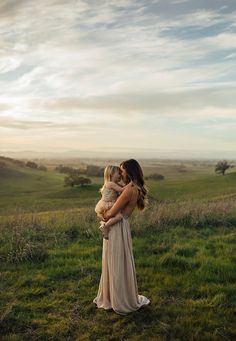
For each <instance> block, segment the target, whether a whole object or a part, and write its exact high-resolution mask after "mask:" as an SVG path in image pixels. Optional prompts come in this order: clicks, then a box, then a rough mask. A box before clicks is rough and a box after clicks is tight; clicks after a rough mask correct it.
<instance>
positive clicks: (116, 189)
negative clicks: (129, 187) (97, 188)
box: [107, 182, 125, 193]
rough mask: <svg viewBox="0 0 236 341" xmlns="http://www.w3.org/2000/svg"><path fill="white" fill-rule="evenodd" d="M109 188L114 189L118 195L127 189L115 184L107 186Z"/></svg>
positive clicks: (110, 183) (111, 183)
mask: <svg viewBox="0 0 236 341" xmlns="http://www.w3.org/2000/svg"><path fill="white" fill-rule="evenodd" d="M107 188H112V189H114V191H116V192H118V193H122V192H123V190H124V189H125V186H124V187H121V186H119V185H117V184H116V183H115V182H109V183H108V184H107Z"/></svg>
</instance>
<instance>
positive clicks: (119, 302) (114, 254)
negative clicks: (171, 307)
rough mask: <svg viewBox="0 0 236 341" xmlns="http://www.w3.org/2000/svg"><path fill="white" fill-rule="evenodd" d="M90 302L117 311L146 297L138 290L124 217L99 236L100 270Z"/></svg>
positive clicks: (141, 303) (123, 311)
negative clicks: (97, 284) (101, 241)
mask: <svg viewBox="0 0 236 341" xmlns="http://www.w3.org/2000/svg"><path fill="white" fill-rule="evenodd" d="M93 303H95V304H96V305H97V307H98V308H104V309H106V310H107V309H113V310H114V311H115V312H116V313H118V314H120V315H127V314H128V313H130V312H132V311H135V310H138V309H139V308H141V307H142V306H144V305H147V304H149V303H150V300H149V299H148V298H147V297H145V296H142V295H139V294H138V286H137V279H136V270H135V263H134V256H133V248H132V238H131V231H130V224H129V221H128V219H127V218H126V217H124V218H123V219H122V220H120V221H119V222H118V223H116V224H114V225H113V226H112V227H111V229H110V232H109V240H107V239H103V251H102V274H101V278H100V283H99V288H98V293H97V296H96V297H95V298H94V300H93Z"/></svg>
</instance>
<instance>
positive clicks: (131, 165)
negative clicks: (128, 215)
mask: <svg viewBox="0 0 236 341" xmlns="http://www.w3.org/2000/svg"><path fill="white" fill-rule="evenodd" d="M120 166H122V167H123V168H124V169H125V170H126V172H127V176H128V178H129V180H130V181H133V182H134V183H135V184H136V185H137V186H138V188H139V196H138V200H137V206H138V208H139V209H140V210H141V211H142V210H143V209H144V208H145V206H146V204H147V202H148V201H147V197H146V195H147V188H146V186H145V183H144V177H143V171H142V168H141V166H140V164H139V163H138V161H136V160H134V159H129V160H126V161H122V162H121V164H120Z"/></svg>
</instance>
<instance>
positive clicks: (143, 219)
mask: <svg viewBox="0 0 236 341" xmlns="http://www.w3.org/2000/svg"><path fill="white" fill-rule="evenodd" d="M132 222H133V223H134V227H135V232H136V233H141V234H142V233H143V232H144V230H146V229H151V230H154V231H155V230H160V229H166V228H173V227H176V226H185V227H189V228H191V227H194V228H195V227H196V228H203V227H216V226H235V227H236V201H235V200H233V199H230V200H227V201H213V202H210V201H209V202H199V201H186V202H176V203H166V202H163V203H156V202H154V203H152V204H151V205H150V206H149V207H148V208H147V209H146V210H145V211H144V212H143V214H137V212H136V214H134V215H133V217H132ZM144 227H145V228H144Z"/></svg>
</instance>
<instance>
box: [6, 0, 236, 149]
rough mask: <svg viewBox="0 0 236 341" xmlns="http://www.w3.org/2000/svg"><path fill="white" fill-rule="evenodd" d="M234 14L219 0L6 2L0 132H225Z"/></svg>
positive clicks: (232, 79) (233, 105)
mask: <svg viewBox="0 0 236 341" xmlns="http://www.w3.org/2000/svg"><path fill="white" fill-rule="evenodd" d="M98 8H99V10H98ZM35 13H37V15H35ZM235 13H236V8H235V6H234V5H233V4H232V2H230V3H227V6H222V4H221V2H220V1H218V0H215V1H214V2H213V1H205V2H204V4H202V3H201V2H199V1H193V0H192V1H183V0H182V1H181V0H169V1H162V0H160V1H150V2H143V1H141V0H140V1H139V0H137V1H135V0H127V1H126V0H121V1H118V2H117V1H114V0H111V1H108V2H103V1H100V2H98V3H96V6H95V4H94V3H93V2H89V1H82V0H78V1H77V0H68V1H67V2H65V1H62V0H48V1H46V2H45V3H44V4H42V3H41V2H36V1H33V2H32V1H20V0H19V1H10V0H9V1H1V4H0V17H1V20H0V47H1V48H0V87H1V100H2V103H3V105H0V110H1V111H2V113H3V114H4V117H2V120H1V123H2V127H3V126H4V127H5V128H6V127H8V131H9V129H13V130H14V131H16V130H22V131H30V130H31V129H32V130H33V131H34V130H35V129H40V130H43V131H50V129H51V131H53V132H55V131H56V130H57V132H58V133H59V132H60V133H62V131H64V132H65V131H67V132H68V134H69V132H70V131H71V129H73V127H74V128H75V129H77V131H80V132H81V134H82V131H83V132H87V134H88V137H87V140H86V139H84V140H83V143H85V144H86V143H88V144H92V143H93V141H94V140H92V142H91V141H90V140H89V139H95V138H96V137H95V136H96V135H97V132H98V131H99V132H100V134H99V135H105V134H107V127H108V126H109V127H110V129H111V130H112V131H113V132H114V131H117V132H118V133H120V132H121V131H122V129H127V126H129V125H132V120H133V121H135V127H136V131H139V133H141V132H142V129H144V131H145V134H146V132H148V131H150V130H151V129H152V127H157V125H159V126H161V127H162V131H163V132H165V134H166V137H164V136H163V141H168V138H169V139H171V138H172V137H173V136H176V139H179V141H180V136H181V133H182V132H181V124H178V122H177V120H179V122H183V121H184V122H186V126H188V129H190V130H191V129H192V131H194V129H195V128H196V127H199V132H200V131H201V130H200V129H202V127H203V124H204V127H206V126H207V124H208V126H211V124H212V127H213V126H214V127H216V126H219V125H220V124H223V120H225V121H224V123H225V127H227V126H228V124H229V120H233V119H234V112H235V110H236V102H235V95H234V93H235V85H236V74H235V67H236V65H235V64H236V63H235V58H233V57H234V55H235V53H236V52H235V50H236V29H235V28H236V26H235ZM52 14H53V15H52ZM7 117H8V120H7ZM147 120H150V121H152V122H146V121H147ZM209 120H210V122H209ZM213 121H214V122H213ZM108 122H109V124H108ZM114 122H115V123H114ZM171 125H175V128H174V129H176V135H174V134H173V132H171V133H170V132H169V130H168V127H169V126H171ZM191 125H192V126H191ZM232 126H233V125H232ZM5 128H4V131H6V129H5ZM138 128H139V129H138ZM2 129H3V128H2ZM145 129H146V130H145ZM213 129H214V128H213ZM91 135H94V136H93V137H91ZM190 135H191V134H190ZM47 138H49V137H47ZM190 139H191V137H190ZM153 141H154V140H153ZM153 141H152V143H151V145H152V144H153V143H154V142H153ZM190 144H191V142H190ZM147 147H148V146H147Z"/></svg>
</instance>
